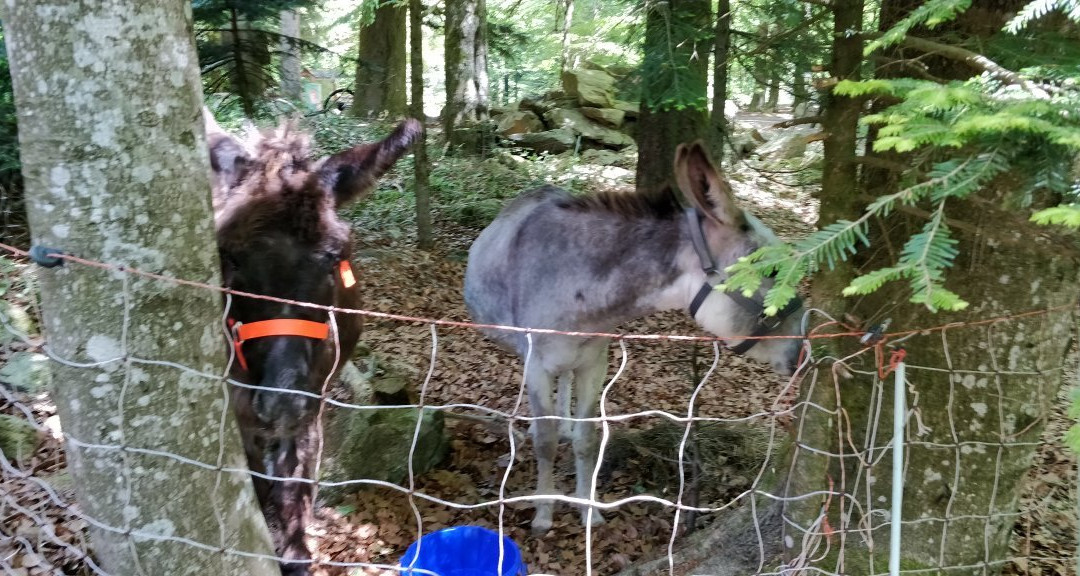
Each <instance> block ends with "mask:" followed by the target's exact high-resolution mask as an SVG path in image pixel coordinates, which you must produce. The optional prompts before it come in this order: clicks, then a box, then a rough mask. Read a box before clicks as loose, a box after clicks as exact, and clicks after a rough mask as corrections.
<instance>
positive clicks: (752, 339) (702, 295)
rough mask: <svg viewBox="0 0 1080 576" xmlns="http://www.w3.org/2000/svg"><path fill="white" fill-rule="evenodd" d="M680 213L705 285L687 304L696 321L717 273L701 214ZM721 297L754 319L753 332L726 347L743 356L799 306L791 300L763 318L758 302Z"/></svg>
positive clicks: (729, 294) (735, 294) (733, 294)
mask: <svg viewBox="0 0 1080 576" xmlns="http://www.w3.org/2000/svg"><path fill="white" fill-rule="evenodd" d="M684 213H685V214H686V222H687V224H688V225H689V227H690V241H691V243H692V244H693V245H694V252H696V253H697V257H698V260H699V261H700V262H701V269H702V270H703V271H704V272H705V282H703V283H702V285H701V288H699V289H698V291H697V294H695V295H694V299H693V300H691V301H690V306H689V312H690V316H691V317H696V316H697V313H698V310H700V309H701V305H702V304H704V303H705V299H706V298H708V297H709V294H711V293H712V292H713V291H714V290H715V289H716V287H715V286H714V285H713V284H710V283H709V280H710V279H711V278H712V277H713V276H719V274H720V272H719V270H718V269H717V267H716V261H715V260H713V257H712V253H711V252H709V246H708V244H706V243H705V232H704V231H703V230H702V229H701V214H700V213H699V212H698V211H697V208H694V207H689V208H686V209H685V210H684ZM724 295H725V296H727V297H728V298H731V299H732V300H734V301H735V303H736V304H738V305H739V306H740V307H742V309H743V310H746V311H747V312H749V313H751V314H753V315H754V316H757V324H756V325H755V326H754V330H753V332H751V333H750V335H749V336H747V337H746V339H745V340H743V341H742V342H739V343H738V344H737V345H735V346H729V347H728V350H731V351H732V352H734V353H736V354H745V353H746V352H747V351H748V350H750V349H751V348H753V347H754V345H755V344H757V343H758V342H759V338H760V337H761V336H764V335H766V334H768V333H769V332H772V331H773V330H776V329H777V328H779V327H780V324H781V323H782V322H783V321H784V319H786V318H787V317H788V316H789V315H791V314H793V313H794V312H795V311H796V310H798V309H799V307H800V306H802V303H801V302H800V301H799V299H798V298H792V299H791V301H789V302H788V303H787V306H784V309H783V310H781V311H779V312H777V313H776V315H774V316H765V314H764V311H765V307H764V306H763V305H762V303H761V302H758V301H757V300H754V299H753V298H747V297H746V296H743V295H742V294H740V293H739V292H725V293H724Z"/></svg>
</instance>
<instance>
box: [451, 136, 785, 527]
mask: <svg viewBox="0 0 1080 576" xmlns="http://www.w3.org/2000/svg"><path fill="white" fill-rule="evenodd" d="M675 176H676V181H677V182H678V184H679V187H680V188H681V189H682V191H683V192H684V194H685V197H686V200H687V201H688V203H689V207H686V208H683V207H682V206H681V205H680V202H679V198H678V196H677V195H676V194H675V193H674V192H673V191H671V190H667V191H665V192H663V193H660V194H655V195H638V194H617V193H604V194H599V195H591V196H582V197H575V196H571V195H570V194H568V193H567V192H565V191H563V190H561V189H559V188H556V187H553V186H545V187H541V188H538V189H535V190H532V191H529V192H526V193H523V194H522V195H520V196H519V197H518V198H516V199H515V200H513V201H512V202H511V203H510V204H509V205H507V206H506V207H505V208H504V209H503V210H502V212H501V213H500V214H499V216H498V217H497V218H496V219H495V220H494V221H493V222H492V223H491V225H489V226H488V227H487V228H486V229H485V230H484V231H483V232H482V233H481V234H480V236H479V237H478V238H477V239H476V241H475V242H474V243H473V245H472V248H471V249H470V251H469V262H468V267H467V269H466V271H465V302H466V304H467V306H468V308H469V312H470V314H471V315H472V318H473V320H474V321H476V322H480V323H484V324H498V325H509V326H518V327H528V328H542V329H554V330H560V331H579V332H611V331H612V330H613V329H614V328H615V327H616V326H618V325H620V324H622V323H624V322H627V321H629V320H633V319H636V318H640V317H643V316H646V315H648V314H651V313H653V312H658V311H661V310H670V309H685V310H688V311H689V313H690V314H691V316H693V318H694V320H696V321H697V323H698V324H699V325H700V326H701V327H702V328H704V329H705V330H707V331H709V332H711V333H712V334H714V335H716V336H719V337H729V338H730V339H729V340H728V341H727V344H728V346H729V347H730V349H731V350H733V351H734V352H736V353H740V354H744V355H746V356H747V357H750V358H753V359H755V360H759V361H762V362H765V363H768V364H769V365H771V366H772V367H773V368H774V369H775V370H776V371H777V372H779V373H781V374H784V375H788V374H791V373H792V372H793V371H794V369H795V364H796V361H797V359H798V357H799V351H800V349H801V342H800V339H799V338H798V337H797V336H801V327H800V324H801V322H800V316H801V314H798V313H797V312H798V311H799V309H800V308H801V306H802V303H801V302H800V301H793V302H792V303H791V304H790V305H789V306H787V307H786V308H785V309H784V310H782V311H781V312H780V314H778V315H776V316H773V317H765V316H764V315H763V313H762V305H761V298H760V297H756V298H746V297H744V296H742V295H740V294H735V293H722V292H719V291H717V290H714V289H713V287H714V286H715V285H716V284H717V283H719V282H720V281H722V279H723V270H724V268H725V267H726V266H728V265H730V264H732V263H733V262H734V261H735V260H736V259H738V258H739V257H741V256H745V255H747V254H749V253H751V252H753V251H754V250H755V249H757V248H758V247H759V246H762V245H764V244H766V243H772V242H777V241H778V240H777V239H776V236H775V235H774V234H773V233H772V231H770V230H769V229H768V228H767V227H765V225H764V224H762V223H761V222H760V221H759V220H758V219H756V218H754V217H753V216H752V215H750V214H748V213H747V212H745V211H743V210H742V209H741V208H739V207H738V206H737V205H736V203H735V200H734V198H733V196H732V193H731V187H730V185H729V184H728V182H727V180H726V179H725V178H724V177H723V175H722V174H721V173H720V172H719V171H718V170H717V169H716V167H715V166H714V165H713V163H712V161H711V160H710V159H709V155H708V152H707V150H706V149H705V147H704V146H703V145H702V144H701V143H700V142H697V143H694V144H689V145H685V144H684V145H680V146H679V147H678V149H677V150H676V154H675ZM485 333H486V334H487V336H488V337H490V338H491V339H493V340H495V341H496V342H498V343H500V344H501V345H503V346H505V347H507V348H509V349H511V350H513V351H514V352H516V353H517V354H518V355H520V356H521V357H522V358H523V359H526V358H527V362H526V364H527V365H526V366H525V372H524V374H525V383H526V384H525V385H526V387H527V391H528V396H529V405H530V408H531V410H532V415H533V417H534V418H540V419H537V420H534V421H533V425H532V437H533V446H534V449H535V452H536V459H537V476H538V478H537V494H539V495H551V494H555V486H554V479H553V464H554V460H555V453H556V448H557V446H558V441H559V437H560V433H559V432H560V430H559V427H560V425H559V421H558V420H557V419H555V418H545V417H551V416H555V415H556V406H555V404H556V399H555V398H554V396H555V394H554V390H553V385H554V384H555V383H556V381H557V383H558V392H559V398H558V401H557V402H558V404H559V406H558V408H559V412H560V413H559V414H558V415H560V416H566V415H568V414H569V406H570V389H571V383H572V389H573V392H574V399H575V401H576V404H575V408H574V418H573V426H572V430H570V432H571V436H572V442H573V448H574V464H575V470H576V476H577V490H576V495H577V496H578V497H579V498H584V499H588V498H590V496H591V492H592V490H591V488H592V487H591V478H592V476H593V472H594V467H595V466H596V459H597V450H598V439H597V435H596V425H595V422H591V421H587V419H589V418H594V417H595V415H596V411H597V403H598V398H599V395H600V392H601V389H602V386H603V382H604V379H605V376H606V374H607V368H608V348H609V339H607V338H603V337H576V336H565V335H557V334H532V335H531V344H530V338H529V336H528V335H526V334H525V333H522V332H514V331H502V330H494V329H493V330H487V331H485ZM764 335H771V336H776V335H789V336H793V337H792V338H787V339H777V338H769V339H758V338H756V337H759V336H764ZM747 336H752V338H747ZM566 431H567V430H565V429H564V430H563V432H566ZM552 507H553V502H552V501H551V500H540V501H538V504H537V506H536V516H535V517H534V518H533V522H532V530H533V533H534V534H541V533H544V532H546V531H548V530H549V529H550V528H551V522H552ZM581 512H582V522H583V523H585V522H587V521H588V518H589V507H588V506H583V507H582V509H581ZM602 521H603V519H602V517H601V516H600V514H599V513H596V512H595V511H594V513H593V514H592V523H593V524H594V525H596V524H598V523H600V522H602Z"/></svg>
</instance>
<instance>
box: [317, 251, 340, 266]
mask: <svg viewBox="0 0 1080 576" xmlns="http://www.w3.org/2000/svg"><path fill="white" fill-rule="evenodd" d="M317 260H318V262H319V265H320V266H323V267H325V268H327V269H329V270H333V269H336V268H337V265H338V262H339V261H340V260H341V255H339V254H337V253H336V252H320V253H319V255H318V256H317Z"/></svg>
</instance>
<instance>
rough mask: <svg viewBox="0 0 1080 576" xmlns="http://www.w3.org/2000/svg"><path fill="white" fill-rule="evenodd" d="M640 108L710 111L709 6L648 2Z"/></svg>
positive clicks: (691, 1)
mask: <svg viewBox="0 0 1080 576" xmlns="http://www.w3.org/2000/svg"><path fill="white" fill-rule="evenodd" d="M645 10H646V16H645V18H646V21H647V22H646V32H645V45H644V52H645V57H644V59H643V60H642V63H641V81H642V90H641V103H642V105H643V106H646V107H648V108H650V109H652V110H683V109H686V108H692V109H697V110H706V109H708V103H709V99H708V94H707V92H706V88H707V86H706V79H707V73H706V69H707V68H706V63H707V58H704V57H703V56H702V55H701V54H700V53H702V52H705V53H707V52H708V50H709V49H710V45H711V43H712V38H713V33H712V29H711V27H710V23H709V16H710V14H709V3H708V2H702V1H701V0H684V1H682V2H678V3H672V2H646V3H645Z"/></svg>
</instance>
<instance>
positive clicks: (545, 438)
mask: <svg viewBox="0 0 1080 576" xmlns="http://www.w3.org/2000/svg"><path fill="white" fill-rule="evenodd" d="M525 382H526V386H527V387H528V392H529V408H530V409H531V411H532V415H533V416H534V417H537V416H551V415H553V414H554V410H553V406H552V390H551V384H552V377H551V374H549V373H548V372H547V371H546V370H544V369H543V368H542V367H541V366H540V363H539V362H538V361H535V360H534V361H533V362H530V365H529V366H526V367H525ZM531 430H532V436H533V450H534V451H535V452H536V494H537V495H541V496H543V495H549V494H554V493H555V476H554V474H555V451H556V449H557V448H558V447H559V430H558V423H557V422H556V421H555V420H552V419H543V420H533V425H532V428H531ZM553 506H554V502H552V501H551V500H538V501H537V502H536V516H534V517H533V521H532V533H533V534H534V535H540V534H543V533H545V532H547V531H548V530H550V529H551V513H552V508H553Z"/></svg>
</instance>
